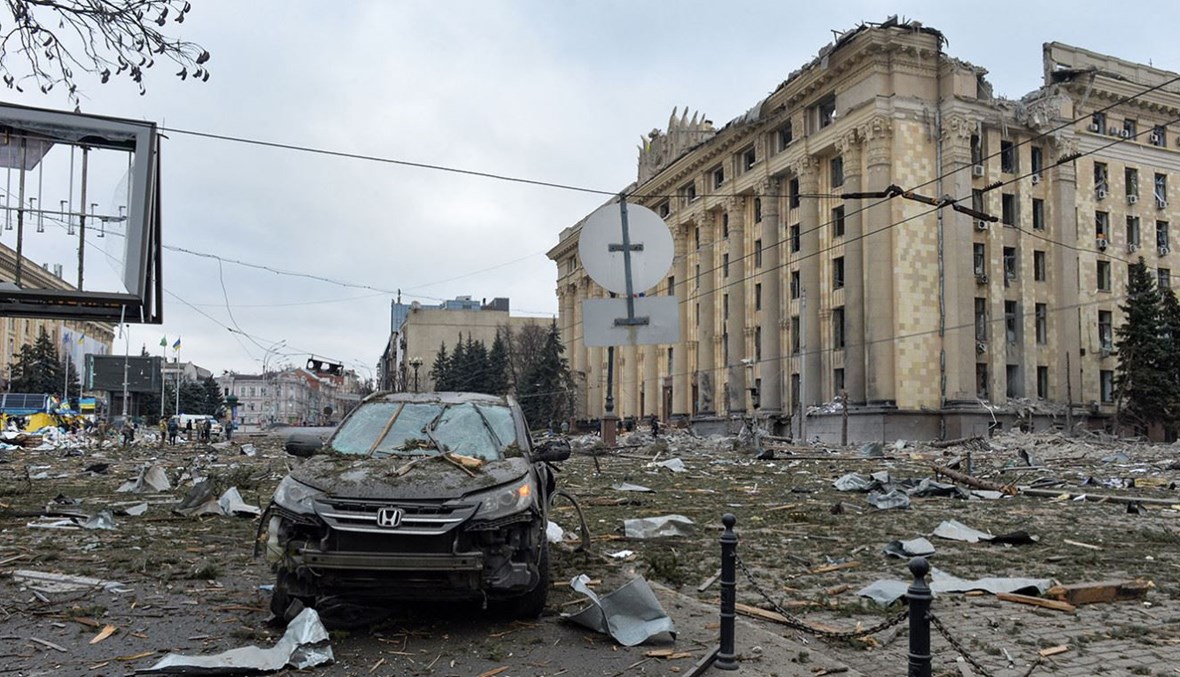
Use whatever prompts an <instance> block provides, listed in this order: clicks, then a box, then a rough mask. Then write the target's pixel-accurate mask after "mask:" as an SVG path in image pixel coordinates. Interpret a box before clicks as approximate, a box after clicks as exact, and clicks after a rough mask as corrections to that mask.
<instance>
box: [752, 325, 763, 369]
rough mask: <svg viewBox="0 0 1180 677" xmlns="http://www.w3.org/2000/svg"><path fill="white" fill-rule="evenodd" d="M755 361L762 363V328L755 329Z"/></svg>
mask: <svg viewBox="0 0 1180 677" xmlns="http://www.w3.org/2000/svg"><path fill="white" fill-rule="evenodd" d="M754 361H755V362H761V361H762V327H761V326H758V327H754Z"/></svg>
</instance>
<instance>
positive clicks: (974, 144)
mask: <svg viewBox="0 0 1180 677" xmlns="http://www.w3.org/2000/svg"><path fill="white" fill-rule="evenodd" d="M971 164H973V165H975V166H977V167H982V166H983V142H982V141H981V140H980V138H979V135H978V134H972V135H971Z"/></svg>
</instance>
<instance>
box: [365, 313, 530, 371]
mask: <svg viewBox="0 0 1180 677" xmlns="http://www.w3.org/2000/svg"><path fill="white" fill-rule="evenodd" d="M509 306H510V302H509V299H506V298H494V299H492V300H491V301H486V300H483V301H480V300H476V299H473V298H472V297H470V296H460V297H458V298H455V299H451V300H447V301H443V302H442V303H441V304H439V305H438V306H424V305H422V304H421V303H418V302H417V301H415V302H413V303H410V304H401V303H398V302H395V303H394V304H393V311H392V316H393V322H394V324H393V330H392V332H391V333H390V339H389V342H388V343H387V344H386V347H385V353H384V354H383V356H382V360H381V362H380V363H379V371H380V373H381V382H382V383H383V384H385V386H387V387H388V389H390V390H394V391H407V392H427V391H430V390H433V389H434V380H433V379H432V378H431V377H430V370H431V367H432V366H433V364H434V359H435V357H436V356H437V355H438V351H439V348H440V347H441V346H444V345H445V346H446V349H447V352H448V354H449V353H450V352H451V351H452V350H453V349H454V347H455V345H456V344H457V343H458V342H459V341H460V340H463V341H466V340H467V339H468V337H470V338H471V339H472V340H474V341H482V342H483V343H484V344H485V345H486V346H488V347H489V348H490V347H491V345H492V342H493V341H495V340H496V333H497V332H499V331H502V330H503V329H508V330H513V331H515V330H517V329H520V328H523V327H526V326H539V327H548V326H549V325H550V323H551V322H552V319H550V318H538V317H513V316H512V315H511V314H510V312H509Z"/></svg>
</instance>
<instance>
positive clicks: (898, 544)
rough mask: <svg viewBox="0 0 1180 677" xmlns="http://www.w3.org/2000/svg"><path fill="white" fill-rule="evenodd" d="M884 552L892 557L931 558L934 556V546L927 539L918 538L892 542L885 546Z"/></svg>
mask: <svg viewBox="0 0 1180 677" xmlns="http://www.w3.org/2000/svg"><path fill="white" fill-rule="evenodd" d="M884 552H885V554H886V555H889V556H890V557H901V558H902V559H905V558H908V557H929V556H931V555H933V554H934V552H935V551H934V544H933V543H931V542H930V541H928V540H926V539H925V538H922V537H920V536H919V537H918V538H913V539H910V540H908V541H890V542H888V543H886V544H885V549H884Z"/></svg>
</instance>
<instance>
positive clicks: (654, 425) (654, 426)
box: [650, 414, 660, 437]
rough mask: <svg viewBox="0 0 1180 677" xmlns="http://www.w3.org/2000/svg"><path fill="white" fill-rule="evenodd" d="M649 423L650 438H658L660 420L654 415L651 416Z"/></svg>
mask: <svg viewBox="0 0 1180 677" xmlns="http://www.w3.org/2000/svg"><path fill="white" fill-rule="evenodd" d="M650 423H651V436H652V437H659V436H660V419H659V418H658V417H657V416H656V415H655V414H652V415H651V421H650Z"/></svg>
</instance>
